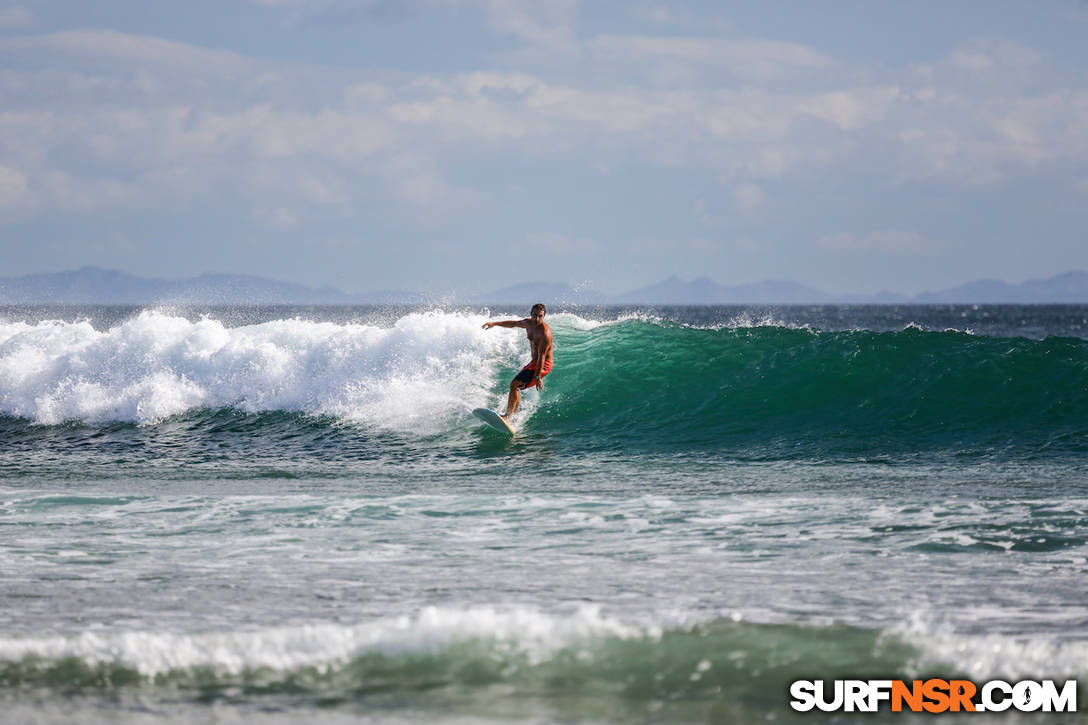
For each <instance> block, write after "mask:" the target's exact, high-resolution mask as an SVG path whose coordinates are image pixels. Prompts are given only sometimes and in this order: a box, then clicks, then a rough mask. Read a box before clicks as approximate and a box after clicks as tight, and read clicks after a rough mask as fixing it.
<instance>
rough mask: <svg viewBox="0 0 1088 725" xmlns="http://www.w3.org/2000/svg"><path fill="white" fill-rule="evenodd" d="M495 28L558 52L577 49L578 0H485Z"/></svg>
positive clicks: (484, 2)
mask: <svg viewBox="0 0 1088 725" xmlns="http://www.w3.org/2000/svg"><path fill="white" fill-rule="evenodd" d="M483 5H484V7H485V8H486V10H487V14H488V22H489V23H490V25H491V27H492V29H494V30H496V31H498V32H500V33H506V34H509V35H513V36H516V37H518V38H520V39H522V40H524V41H526V42H527V43H529V44H530V45H533V46H537V47H539V48H543V49H546V50H549V51H551V52H555V53H571V52H573V51H575V50H576V47H577V40H576V38H575V33H574V26H575V25H576V24H577V21H578V11H579V8H580V2H579V0H548V1H547V2H540V1H539V0H483Z"/></svg>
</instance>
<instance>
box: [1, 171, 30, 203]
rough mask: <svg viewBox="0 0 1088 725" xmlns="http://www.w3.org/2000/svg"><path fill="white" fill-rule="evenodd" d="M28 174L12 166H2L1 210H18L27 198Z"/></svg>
mask: <svg viewBox="0 0 1088 725" xmlns="http://www.w3.org/2000/svg"><path fill="white" fill-rule="evenodd" d="M27 191H28V184H27V178H26V174H24V173H23V172H22V171H20V170H19V169H15V168H12V167H10V166H0V210H6V209H11V210H16V211H17V210H18V209H17V208H18V207H19V206H20V205H22V204H24V203H25V202H26V200H27Z"/></svg>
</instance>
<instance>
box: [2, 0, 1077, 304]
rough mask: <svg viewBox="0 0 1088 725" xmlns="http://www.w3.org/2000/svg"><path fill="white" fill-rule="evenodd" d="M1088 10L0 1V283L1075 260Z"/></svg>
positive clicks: (471, 285) (451, 288)
mask: <svg viewBox="0 0 1088 725" xmlns="http://www.w3.org/2000/svg"><path fill="white" fill-rule="evenodd" d="M1085 38H1088V3H1086V2H1085V1H1084V0H1049V1H1047V2H1040V3H1025V2H1004V1H1002V0H984V1H971V0H961V1H958V2H954V3H949V2H943V1H941V2H929V1H927V0H917V1H915V2H910V3H902V2H891V1H888V2H881V1H878V0H872V1H870V0H838V1H836V2H829V1H827V0H812V1H811V2H799V1H791V2H781V1H778V0H766V1H764V2H758V3H752V2H744V3H740V2H737V3H731V2H669V3H655V2H645V3H642V2H639V1H638V0H629V1H627V2H609V1H606V0H582V1H579V0H396V1H393V0H186V2H183V3H182V2H148V1H147V0H95V2H87V1H86V0H35V1H34V2H28V1H27V0H23V2H22V3H21V4H5V3H4V2H3V0H0V276H16V275H22V274H30V273H38V272H55V271H64V270H70V269H76V268H79V267H82V266H85V265H95V266H99V267H105V268H112V269H119V270H123V271H126V272H130V273H134V274H139V275H144V276H154V277H166V278H180V277H187V276H192V275H197V274H201V273H204V272H223V273H245V274H253V275H259V276H264V277H270V278H274V279H283V280H289V281H292V282H298V283H302V284H306V285H310V286H315V287H316V286H321V285H331V286H334V287H337V288H339V289H342V290H344V291H347V292H367V291H373V290H378V289H400V290H409V291H422V292H428V293H431V294H447V293H452V294H475V293H480V292H487V291H490V290H494V289H498V288H501V287H504V286H507V285H510V284H517V283H523V282H535V281H546V282H563V283H569V284H573V285H576V286H586V287H590V288H593V289H597V290H600V291H602V292H605V293H608V294H615V293H622V292H625V291H628V290H631V289H635V288H637V287H641V286H645V285H649V284H652V283H655V282H658V281H660V280H662V279H664V278H666V277H669V276H673V275H676V276H679V277H682V278H694V277H699V276H706V277H709V278H710V279H712V280H714V281H716V282H718V283H721V284H729V285H733V284H745V283H751V282H758V281H762V280H765V279H792V280H796V281H798V282H801V283H803V284H806V285H809V286H812V287H816V288H818V289H822V290H824V291H827V292H831V293H835V294H846V293H859V294H867V293H873V292H877V291H881V290H889V291H894V292H900V293H906V294H913V293H917V292H921V291H925V290H934V289H941V288H945V287H950V286H953V285H957V284H960V283H963V282H967V281H970V280H974V279H978V278H983V277H987V278H996V279H1002V280H1006V281H1010V282H1020V281H1024V280H1026V279H1031V278H1041V277H1048V276H1051V275H1054V274H1059V273H1062V272H1066V271H1069V270H1073V269H1088V231H1086V230H1088V43H1085V42H1084V39H1085Z"/></svg>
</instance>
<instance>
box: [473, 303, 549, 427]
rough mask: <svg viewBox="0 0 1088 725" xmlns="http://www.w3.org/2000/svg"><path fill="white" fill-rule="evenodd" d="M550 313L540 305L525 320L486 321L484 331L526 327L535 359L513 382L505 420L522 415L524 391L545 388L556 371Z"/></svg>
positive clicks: (535, 306) (504, 416)
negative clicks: (545, 379) (519, 411)
mask: <svg viewBox="0 0 1088 725" xmlns="http://www.w3.org/2000/svg"><path fill="white" fill-rule="evenodd" d="M546 314H548V310H547V309H546V308H545V307H544V304H543V303H541V302H537V303H536V304H535V305H533V309H532V310H530V311H529V317H527V318H525V319H524V320H503V321H502V322H485V323H484V329H485V330H490V329H491V328H492V327H495V326H496V325H498V326H499V327H522V328H524V329H525V331H526V332H525V334H526V335H527V336H528V337H529V348H530V349H531V351H532V354H533V359H532V360H531V361H530V362H529V364H528V365H526V366H525V367H523V368H522V369H521V372H519V373H518V374H517V375H515V376H514V379H513V380H511V381H510V397H509V398H507V399H506V412H505V413H503V414H502V417H503V419H505V418H507V417H509V416H511V415H513V414H514V413H516V412H518V408H520V407H521V391H522V390H525V389H526V388H528V387H529V386H530V385H535V386H536V389H537V390H543V389H544V383H543V382H542V380H543V378H544V376H545V375H547V374H548V373H550V372H551V371H552V328H550V327H548V325H547V323H546V322H544V315H546Z"/></svg>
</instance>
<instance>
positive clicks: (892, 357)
mask: <svg viewBox="0 0 1088 725" xmlns="http://www.w3.org/2000/svg"><path fill="white" fill-rule="evenodd" d="M553 318H554V319H553V322H552V324H553V328H554V329H555V331H556V369H555V372H554V373H552V375H551V376H549V378H548V380H547V381H546V382H547V392H546V394H545V395H544V396H543V398H542V401H541V403H540V405H539V406H537V407H536V409H535V410H533V411H531V413H530V414H529V415H528V416H527V420H526V424H527V429H528V430H530V431H535V432H537V433H543V434H550V433H554V434H557V435H559V434H561V435H562V436H563V438H564V440H567V441H570V442H571V443H572V444H575V445H578V446H581V447H584V448H588V449H594V448H602V449H607V448H613V447H615V446H620V445H622V446H628V447H630V446H636V447H639V448H650V449H653V448H662V447H663V448H671V449H688V448H697V449H698V448H701V449H706V448H721V449H730V450H737V451H742V452H743V451H748V452H750V453H753V454H755V455H783V454H785V455H808V456H812V455H817V456H818V455H820V454H821V453H822V452H829V451H830V452H834V453H838V454H848V455H858V456H864V455H871V454H873V453H879V452H881V451H889V450H890V451H897V450H918V449H932V448H945V449H949V450H954V451H957V450H968V451H971V450H1002V449H1014V450H1017V451H1021V452H1023V451H1025V450H1027V451H1048V452H1069V451H1073V452H1083V451H1084V450H1088V423H1086V421H1088V341H1085V340H1080V339H1074V338H1058V337H1049V338H1045V339H1042V340H1032V339H1026V338H1004V337H1002V338H995V337H987V336H983V335H973V334H969V333H966V332H957V331H927V330H923V329H920V328H919V327H917V326H913V325H911V326H908V327H906V328H905V329H902V330H898V331H893V332H873V331H867V330H854V331H838V332H821V331H816V330H811V329H806V328H789V327H785V326H780V325H776V324H770V323H773V322H774V321H773V320H769V319H768V320H756V321H753V320H748V319H739V320H737V321H735V322H736V324H729V325H724V326H715V327H707V328H698V327H690V326H685V325H680V324H675V323H672V322H669V321H667V320H662V319H660V318H654V317H639V316H632V317H628V318H623V319H620V320H617V321H611V322H604V323H601V322H596V321H593V320H584V319H582V318H579V317H576V316H574V315H556V316H553ZM485 319H486V318H485V317H484V316H482V315H472V314H463V313H446V312H441V311H434V312H426V313H412V314H408V315H405V316H403V317H401V318H400V319H398V320H396V322H395V323H393V324H392V325H391V326H388V327H379V326H375V325H362V324H336V323H324V322H310V321H303V320H297V319H295V320H277V321H273V322H267V323H264V324H258V325H248V326H240V327H228V326H226V325H224V324H223V323H221V322H218V321H216V320H212V319H203V320H200V321H196V322H192V321H189V320H186V319H184V318H179V317H173V316H170V315H168V314H165V313H161V312H155V311H147V312H143V313H141V314H140V315H139V316H137V317H135V318H133V319H130V320H127V321H125V322H123V323H121V324H119V325H117V326H115V327H112V328H110V329H108V330H104V331H99V330H96V329H94V328H93V327H92V326H91V325H90V324H89V323H86V322H59V321H52V322H41V323H37V324H28V323H22V322H16V323H4V324H0V414H2V415H6V416H8V417H10V418H16V419H22V420H29V421H31V422H33V423H35V424H45V425H55V424H60V423H64V422H66V421H80V422H83V423H104V422H110V421H114V422H116V421H123V422H131V423H137V424H151V423H157V422H160V421H163V420H166V419H169V418H171V417H176V416H183V415H189V416H192V415H207V416H211V418H222V414H223V411H225V410H226V411H235V412H238V413H243V414H254V415H268V414H280V413H284V412H286V413H300V414H304V415H307V416H314V417H329V418H331V419H333V420H346V421H353V422H358V423H361V424H364V425H369V426H373V427H377V428H387V429H388V428H392V429H395V430H398V431H400V432H405V433H412V434H414V435H420V436H426V435H438V434H443V433H448V432H450V431H452V430H460V429H463V428H464V427H465V418H466V416H467V415H468V411H469V410H470V409H471V408H472V407H476V406H479V405H491V406H495V405H500V404H501V402H502V401H503V399H504V391H505V386H506V382H507V380H508V379H509V376H510V375H511V374H512V373H513V372H514V371H516V370H517V368H518V367H519V366H520V365H521V364H522V363H524V362H525V361H526V358H527V345H526V343H525V341H524V338H523V337H522V334H521V332H520V331H512V330H498V329H496V330H491V331H486V332H485V331H483V330H481V329H480V327H481V324H482V322H483V321H484V320H485ZM200 411H209V412H208V413H200Z"/></svg>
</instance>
